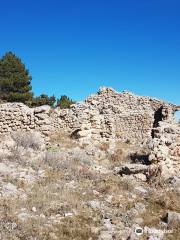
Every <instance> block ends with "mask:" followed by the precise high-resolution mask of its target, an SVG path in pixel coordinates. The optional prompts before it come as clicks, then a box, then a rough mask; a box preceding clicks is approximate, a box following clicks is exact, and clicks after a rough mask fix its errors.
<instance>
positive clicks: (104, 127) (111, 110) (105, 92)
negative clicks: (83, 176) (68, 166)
mask: <svg viewBox="0 0 180 240" xmlns="http://www.w3.org/2000/svg"><path fill="white" fill-rule="evenodd" d="M165 105H166V106H168V109H170V110H169V112H168V114H169V115H170V116H171V117H172V115H173V113H174V111H175V110H176V106H175V105H172V104H167V103H165V102H163V101H160V100H157V99H154V98H150V97H141V96H136V95H134V94H132V93H129V92H123V93H118V92H116V91H115V90H113V89H111V88H105V87H103V88H101V89H100V90H99V92H98V93H97V94H95V95H91V96H90V97H88V98H87V99H86V100H85V101H84V102H82V103H77V104H74V105H72V107H71V108H70V109H64V110H63V109H59V108H56V109H51V108H50V107H49V106H42V107H38V108H29V107H27V106H25V105H24V104H21V103H4V104H0V133H6V132H11V131H17V130H26V131H30V130H37V131H40V132H41V133H42V134H44V135H47V136H48V135H50V134H52V133H54V132H57V131H59V130H61V131H66V132H68V133H69V134H71V135H72V136H74V137H77V138H81V139H90V138H91V139H94V140H99V139H109V138H113V139H116V138H118V139H121V140H123V141H131V142H138V143H145V142H147V141H148V140H149V139H150V138H152V129H153V128H154V127H155V125H156V124H157V123H158V122H159V121H162V120H163V119H162V118H163V116H162V109H163V106H165Z"/></svg>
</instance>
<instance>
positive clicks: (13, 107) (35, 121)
mask: <svg viewBox="0 0 180 240" xmlns="http://www.w3.org/2000/svg"><path fill="white" fill-rule="evenodd" d="M50 110H51V109H50V107H49V106H42V107H37V108H29V107H27V106H26V105H24V104H22V103H3V104H1V105H0V133H1V134H3V133H7V132H12V131H19V130H24V131H30V130H37V131H39V132H41V133H42V134H44V135H49V134H50V131H51V129H52V126H51V122H52V121H51V119H50Z"/></svg>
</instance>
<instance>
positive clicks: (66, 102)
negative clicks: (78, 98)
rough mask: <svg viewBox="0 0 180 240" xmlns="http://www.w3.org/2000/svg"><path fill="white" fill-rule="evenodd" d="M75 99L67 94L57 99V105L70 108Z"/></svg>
mask: <svg viewBox="0 0 180 240" xmlns="http://www.w3.org/2000/svg"><path fill="white" fill-rule="evenodd" d="M74 103H75V101H73V100H72V99H70V98H69V97H67V96H66V95H63V96H61V98H60V99H58V100H57V106H58V107H60V108H70V106H71V105H72V104H74Z"/></svg>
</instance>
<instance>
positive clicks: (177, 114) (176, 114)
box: [174, 110, 180, 123]
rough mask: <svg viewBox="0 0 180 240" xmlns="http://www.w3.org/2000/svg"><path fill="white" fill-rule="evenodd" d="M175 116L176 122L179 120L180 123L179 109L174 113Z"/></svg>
mask: <svg viewBox="0 0 180 240" xmlns="http://www.w3.org/2000/svg"><path fill="white" fill-rule="evenodd" d="M174 118H175V120H176V122H179V123H180V110H179V111H176V112H175V113H174Z"/></svg>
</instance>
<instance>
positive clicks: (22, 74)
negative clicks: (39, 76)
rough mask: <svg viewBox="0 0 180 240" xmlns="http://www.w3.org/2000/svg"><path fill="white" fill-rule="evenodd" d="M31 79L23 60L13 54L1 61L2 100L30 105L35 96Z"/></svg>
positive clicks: (0, 92)
mask: <svg viewBox="0 0 180 240" xmlns="http://www.w3.org/2000/svg"><path fill="white" fill-rule="evenodd" d="M31 79H32V78H31V76H30V75H29V71H28V70H27V69H26V68H25V65H24V64H23V63H22V62H21V59H20V58H18V57H17V56H16V55H15V54H13V53H12V52H8V53H6V54H5V55H4V56H3V57H2V58H1V59H0V99H2V100H6V101H9V102H22V103H26V104H28V103H30V102H31V99H32V96H33V93H32V91H31V90H32V87H31Z"/></svg>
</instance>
